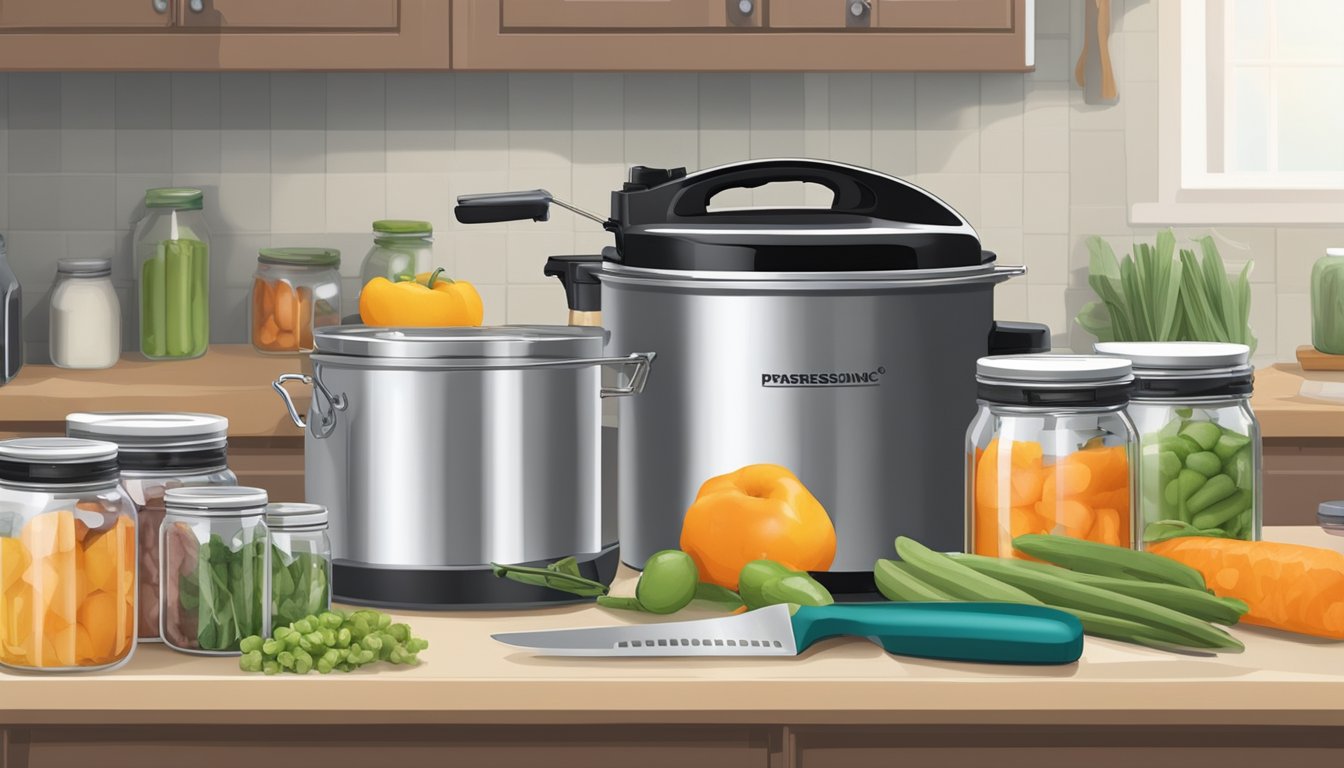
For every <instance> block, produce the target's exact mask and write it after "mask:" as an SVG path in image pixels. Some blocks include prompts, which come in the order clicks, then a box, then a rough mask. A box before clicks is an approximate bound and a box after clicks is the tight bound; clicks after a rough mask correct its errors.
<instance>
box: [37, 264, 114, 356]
mask: <svg viewBox="0 0 1344 768" xmlns="http://www.w3.org/2000/svg"><path fill="white" fill-rule="evenodd" d="M50 339H51V347H50V350H51V362H52V364H53V365H55V366H56V367H58V368H111V367H112V366H114V365H116V364H117V360H118V359H120V358H121V303H120V302H119V301H118V300H117V290H116V289H115V288H113V287H112V261H111V260H110V259H61V260H60V261H58V262H56V287H55V289H53V290H52V292H51V333H50Z"/></svg>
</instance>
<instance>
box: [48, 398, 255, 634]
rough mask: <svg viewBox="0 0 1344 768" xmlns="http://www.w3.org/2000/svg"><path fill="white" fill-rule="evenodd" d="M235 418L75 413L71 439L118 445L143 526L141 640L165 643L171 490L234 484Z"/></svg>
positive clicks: (124, 482) (126, 485)
mask: <svg viewBox="0 0 1344 768" xmlns="http://www.w3.org/2000/svg"><path fill="white" fill-rule="evenodd" d="M228 430H229V420H228V419H226V418H224V417H223V416H212V415H210V414H208V413H72V414H70V415H68V416H66V417H65V433H66V435H68V436H70V437H78V438H86V439H91V440H106V441H107V442H109V443H116V444H117V448H118V452H117V457H118V463H119V464H120V465H121V487H122V488H123V489H124V490H125V491H126V495H127V496H128V497H129V498H130V500H131V503H132V504H134V505H135V514H136V520H137V521H138V523H139V533H138V535H137V538H138V540H139V550H140V555H139V558H140V586H139V589H138V591H137V592H136V594H137V595H138V598H137V600H136V610H137V613H138V614H139V622H138V623H139V626H140V629H139V637H140V642H142V643H144V642H159V525H161V524H162V523H163V516H164V514H165V512H166V511H167V510H166V508H165V506H164V503H163V495H164V493H165V492H166V491H167V490H168V489H170V488H191V487H197V486H233V485H237V484H238V478H237V477H236V476H235V475H234V474H233V472H232V471H230V470H229V467H228Z"/></svg>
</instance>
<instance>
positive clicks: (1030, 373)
mask: <svg viewBox="0 0 1344 768" xmlns="http://www.w3.org/2000/svg"><path fill="white" fill-rule="evenodd" d="M1131 370H1132V366H1131V365H1130V363H1129V361H1128V360H1122V359H1119V358H1114V357H1103V356H1100V355H1056V354H1032V355H997V356H991V357H982V358H980V359H979V360H977V361H976V363H975V378H976V380H977V381H980V382H983V383H990V384H1016V385H1019V386H1024V387H1047V388H1048V387H1061V386H1067V387H1071V388H1076V387H1078V386H1079V385H1090V386H1097V387H1101V386H1107V385H1112V384H1126V383H1128V382H1130V381H1133V379H1134V377H1133V374H1132V373H1131Z"/></svg>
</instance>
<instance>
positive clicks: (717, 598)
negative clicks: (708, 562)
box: [695, 581, 744, 611]
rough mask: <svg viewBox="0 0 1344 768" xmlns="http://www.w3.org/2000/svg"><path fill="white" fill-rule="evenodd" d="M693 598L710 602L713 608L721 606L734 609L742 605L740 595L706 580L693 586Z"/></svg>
mask: <svg viewBox="0 0 1344 768" xmlns="http://www.w3.org/2000/svg"><path fill="white" fill-rule="evenodd" d="M695 599H696V600H701V601H704V602H706V603H712V604H713V605H714V607H715V608H721V609H723V610H725V611H735V610H737V609H738V608H741V607H742V606H743V605H744V603H743V602H742V596H741V595H739V594H737V593H736V592H734V591H733V590H731V589H728V588H727V587H721V586H719V585H718V584H710V583H709V582H707V581H702V582H700V583H699V584H697V585H696V586H695Z"/></svg>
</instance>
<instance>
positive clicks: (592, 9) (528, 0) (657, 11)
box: [500, 0, 761, 31]
mask: <svg viewBox="0 0 1344 768" xmlns="http://www.w3.org/2000/svg"><path fill="white" fill-rule="evenodd" d="M760 4H761V3H760V0H752V2H751V3H750V7H751V9H752V11H751V13H749V14H743V13H742V12H741V10H740V7H739V5H738V3H737V2H736V0H734V1H733V2H727V0H500V5H501V6H502V13H501V20H502V22H503V26H504V28H505V29H546V30H555V29H590V30H613V31H615V30H632V29H716V28H718V29H721V28H724V27H732V26H742V25H750V24H751V23H753V22H757V21H759V18H760V10H759V8H760Z"/></svg>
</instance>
